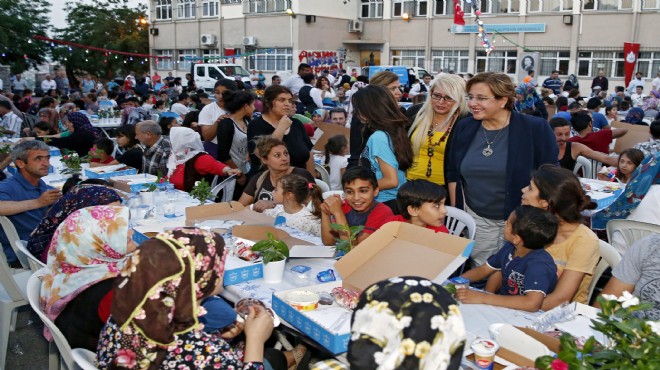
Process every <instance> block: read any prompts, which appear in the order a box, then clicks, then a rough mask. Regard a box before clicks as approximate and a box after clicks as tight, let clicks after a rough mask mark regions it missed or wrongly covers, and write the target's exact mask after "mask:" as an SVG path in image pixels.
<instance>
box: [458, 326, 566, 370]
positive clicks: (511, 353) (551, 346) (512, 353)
mask: <svg viewBox="0 0 660 370" xmlns="http://www.w3.org/2000/svg"><path fill="white" fill-rule="evenodd" d="M515 328H516V329H518V330H520V331H522V334H523V335H526V337H518V336H516V337H515V338H510V339H511V341H512V342H513V343H515V346H514V345H506V344H504V343H503V342H504V341H503V339H501V338H500V337H501V334H500V336H498V338H497V342H498V344H500V349H499V350H498V351H497V353H496V356H498V357H501V358H503V359H505V360H507V361H509V362H511V363H514V364H516V365H518V366H525V367H532V368H533V367H534V361H535V360H536V358H530V357H526V356H525V355H524V353H526V352H527V351H528V350H529V349H530V347H534V346H544V347H546V348H547V349H548V350H550V351H551V352H554V353H559V339H557V338H553V337H551V336H549V335H545V334H543V333H539V332H537V331H536V330H534V329H530V328H523V327H519V326H516V327H515ZM467 345H470V343H467ZM531 357H535V356H531Z"/></svg>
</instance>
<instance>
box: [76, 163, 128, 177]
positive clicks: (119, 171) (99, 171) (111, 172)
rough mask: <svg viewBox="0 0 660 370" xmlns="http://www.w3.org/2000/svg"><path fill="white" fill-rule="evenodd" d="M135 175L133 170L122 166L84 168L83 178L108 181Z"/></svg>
mask: <svg viewBox="0 0 660 370" xmlns="http://www.w3.org/2000/svg"><path fill="white" fill-rule="evenodd" d="M117 166H119V167H117ZM135 174H137V170H136V169H135V168H131V167H126V166H124V165H116V166H102V167H93V168H85V176H87V178H90V179H109V178H111V177H116V176H125V175H135Z"/></svg>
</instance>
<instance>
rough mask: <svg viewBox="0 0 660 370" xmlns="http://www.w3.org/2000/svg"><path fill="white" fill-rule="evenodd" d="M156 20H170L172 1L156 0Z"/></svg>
mask: <svg viewBox="0 0 660 370" xmlns="http://www.w3.org/2000/svg"><path fill="white" fill-rule="evenodd" d="M156 19H157V20H165V19H172V0H156Z"/></svg>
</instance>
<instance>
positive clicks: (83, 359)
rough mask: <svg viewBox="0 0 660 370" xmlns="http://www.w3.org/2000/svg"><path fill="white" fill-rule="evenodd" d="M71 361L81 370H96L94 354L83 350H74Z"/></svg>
mask: <svg viewBox="0 0 660 370" xmlns="http://www.w3.org/2000/svg"><path fill="white" fill-rule="evenodd" d="M72 354H73V361H75V362H76V365H78V366H79V367H80V368H81V369H82V370H98V367H96V365H95V364H96V353H94V352H92V351H90V350H88V349H85V348H74V349H73V350H72Z"/></svg>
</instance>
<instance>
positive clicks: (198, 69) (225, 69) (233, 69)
mask: <svg viewBox="0 0 660 370" xmlns="http://www.w3.org/2000/svg"><path fill="white" fill-rule="evenodd" d="M190 69H191V70H190V73H191V74H192V76H193V79H194V80H195V84H196V85H197V88H198V89H204V91H207V92H211V93H213V88H214V87H215V83H216V81H218V80H219V79H221V78H228V79H230V80H233V79H234V78H235V77H236V76H240V77H241V80H242V81H243V82H245V83H249V82H250V73H248V71H246V70H245V68H243V67H242V66H240V65H238V64H219V63H198V64H193V65H192V66H191V67H190Z"/></svg>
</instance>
